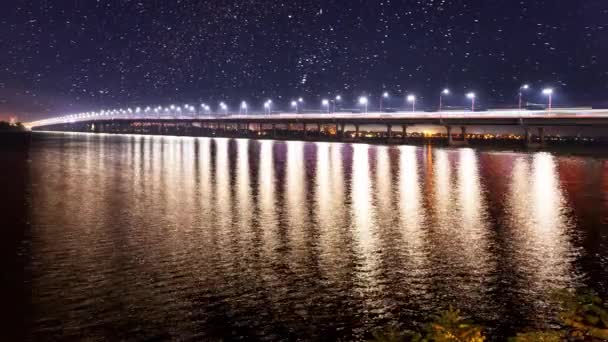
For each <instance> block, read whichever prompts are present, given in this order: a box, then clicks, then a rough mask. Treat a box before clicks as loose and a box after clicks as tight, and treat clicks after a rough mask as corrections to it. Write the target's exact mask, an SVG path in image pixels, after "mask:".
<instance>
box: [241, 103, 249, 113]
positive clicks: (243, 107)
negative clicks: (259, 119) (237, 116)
mask: <svg viewBox="0 0 608 342" xmlns="http://www.w3.org/2000/svg"><path fill="white" fill-rule="evenodd" d="M247 109H248V107H247V102H245V101H243V102H241V111H242V112H243V113H244V114H245V115H247Z"/></svg>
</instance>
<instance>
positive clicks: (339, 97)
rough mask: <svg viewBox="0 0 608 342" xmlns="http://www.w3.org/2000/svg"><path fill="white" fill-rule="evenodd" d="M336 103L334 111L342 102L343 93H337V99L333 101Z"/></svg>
mask: <svg viewBox="0 0 608 342" xmlns="http://www.w3.org/2000/svg"><path fill="white" fill-rule="evenodd" d="M332 102H333V103H334V112H335V111H336V110H337V107H338V102H342V95H336V98H335V101H332Z"/></svg>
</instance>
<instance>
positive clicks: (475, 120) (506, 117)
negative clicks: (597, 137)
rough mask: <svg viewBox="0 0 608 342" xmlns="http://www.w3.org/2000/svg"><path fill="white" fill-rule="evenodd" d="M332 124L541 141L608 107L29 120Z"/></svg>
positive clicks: (226, 126)
mask: <svg viewBox="0 0 608 342" xmlns="http://www.w3.org/2000/svg"><path fill="white" fill-rule="evenodd" d="M327 125H331V126H332V127H334V128H335V135H336V136H337V138H339V139H343V138H345V127H346V126H350V127H354V135H353V136H354V137H355V138H357V137H359V132H360V127H361V126H367V125H375V126H378V125H381V126H385V127H386V134H387V136H388V139H391V137H392V136H393V132H394V130H393V128H395V127H397V128H398V129H400V130H401V133H400V135H401V137H406V136H407V128H408V126H417V125H427V126H429V125H432V126H442V127H445V130H446V136H447V142H448V144H457V143H463V142H462V141H461V142H456V141H454V139H453V135H454V133H455V132H456V130H454V128H459V129H460V132H458V133H456V135H457V136H460V137H461V138H462V139H464V143H466V136H467V131H466V129H467V126H512V127H514V126H518V127H520V128H523V130H524V132H525V133H524V135H525V140H526V143H527V144H532V143H533V142H532V140H531V136H532V134H533V132H531V130H535V132H534V133H536V136H537V137H538V141H539V143H540V144H543V143H544V129H545V128H546V127H606V128H607V132H608V110H593V109H585V108H581V109H556V110H552V111H546V110H543V111H527V110H521V111H519V110H493V111H484V112H397V113H380V112H370V113H327V114H319V113H315V114H296V113H273V114H250V115H204V116H203V115H201V116H188V117H186V116H181V117H169V116H167V117H164V116H161V117H136V116H120V117H114V116H113V117H107V116H101V115H81V116H78V117H69V118H66V117H62V118H57V119H48V120H43V121H38V122H34V123H29V124H28V126H30V127H31V128H32V129H35V130H45V129H46V130H55V131H79V132H106V133H140V134H179V135H195V136H198V135H217V134H218V133H221V132H226V131H228V130H230V131H231V132H237V133H238V132H241V134H242V135H243V136H250V135H251V132H270V133H269V134H270V137H276V136H277V127H278V126H284V127H285V128H283V131H289V132H301V134H302V135H303V137H307V135H308V134H310V132H311V131H312V132H314V131H317V132H321V130H322V126H324V127H325V126H327Z"/></svg>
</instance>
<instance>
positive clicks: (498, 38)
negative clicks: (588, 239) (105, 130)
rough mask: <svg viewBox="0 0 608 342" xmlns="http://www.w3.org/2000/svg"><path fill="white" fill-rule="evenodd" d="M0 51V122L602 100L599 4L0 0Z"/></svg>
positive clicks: (593, 0)
mask: <svg viewBox="0 0 608 342" xmlns="http://www.w3.org/2000/svg"><path fill="white" fill-rule="evenodd" d="M0 47H1V53H0V119H1V118H2V117H3V116H6V115H7V114H18V115H20V118H21V119H22V120H24V121H27V120H29V119H36V118H45V117H49V116H54V115H58V114H65V113H70V112H78V111H86V110H97V109H105V108H116V107H121V106H135V105H154V104H159V105H165V104H170V103H197V102H199V103H200V102H207V103H210V104H213V105H215V104H217V102H218V101H220V100H224V101H227V103H228V104H229V105H231V106H232V107H233V108H234V107H236V106H237V104H238V103H239V102H240V101H241V100H242V99H246V100H249V101H250V103H251V104H252V106H257V107H259V106H260V105H261V103H262V102H263V101H264V100H265V99H266V98H272V99H273V100H274V101H275V102H276V103H278V104H279V105H283V104H285V103H287V101H288V100H290V99H291V98H293V97H296V96H304V97H305V99H306V101H307V103H309V106H310V107H314V106H316V105H317V104H318V103H319V102H318V101H319V99H320V98H321V97H323V96H330V95H332V96H333V95H335V94H337V93H340V94H342V95H343V96H344V97H345V100H346V101H347V102H352V101H353V99H354V98H355V97H356V96H359V95H361V94H362V93H368V94H371V95H372V96H378V95H379V94H380V93H381V91H382V90H384V89H386V90H388V91H389V92H391V94H394V96H393V100H392V103H391V105H392V106H397V105H401V104H402V103H403V100H402V99H403V94H405V93H408V92H414V93H416V94H417V95H418V97H419V103H420V105H421V106H436V102H437V96H438V93H439V91H440V90H441V89H442V88H443V87H445V86H447V87H449V88H450V89H452V91H453V93H454V94H453V96H452V98H451V99H450V100H449V101H451V102H452V104H454V105H458V104H461V103H465V102H466V100H465V99H464V95H463V94H464V93H465V91H467V90H474V91H476V92H477V93H478V99H479V100H478V101H479V103H480V104H483V105H485V106H496V105H504V106H507V105H515V104H516V101H517V100H516V97H517V89H518V87H519V86H520V85H521V84H522V83H530V84H531V85H532V86H533V87H534V90H532V92H531V93H530V95H529V96H528V98H527V100H528V101H532V102H540V101H542V98H541V97H540V96H538V93H539V89H540V88H541V87H543V86H552V87H554V88H555V90H556V94H555V98H554V100H555V102H556V103H557V104H563V105H575V104H576V105H582V104H601V103H606V101H607V100H608V1H607V0H584V1H583V0H579V1H573V0H553V1H551V0H527V1H515V0H426V1H422V0H420V1H406V0H401V1H398V0H384V1H372V0H349V1H346V0H343V1H336V0H324V1H323V0H300V1H297V0H296V1H271V0H240V1H230V0H214V1H186V0H184V1H179V0H178V1H168V0H162V1H161V0H157V1H144V0H138V1H128V0H122V1H102V0H97V1H94V0H60V1H56V0H47V1H42V0H38V1H36V0H24V1H21V0H8V1H2V4H0ZM397 94H398V96H397Z"/></svg>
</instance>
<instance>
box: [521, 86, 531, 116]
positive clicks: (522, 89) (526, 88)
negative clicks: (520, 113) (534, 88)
mask: <svg viewBox="0 0 608 342" xmlns="http://www.w3.org/2000/svg"><path fill="white" fill-rule="evenodd" d="M528 89H530V86H529V85H527V84H524V85H522V86H521V87H519V105H518V108H519V110H521V99H522V96H523V92H524V91H525V90H528Z"/></svg>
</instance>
